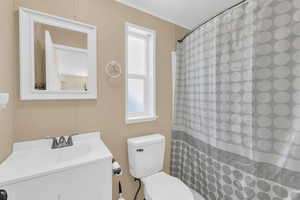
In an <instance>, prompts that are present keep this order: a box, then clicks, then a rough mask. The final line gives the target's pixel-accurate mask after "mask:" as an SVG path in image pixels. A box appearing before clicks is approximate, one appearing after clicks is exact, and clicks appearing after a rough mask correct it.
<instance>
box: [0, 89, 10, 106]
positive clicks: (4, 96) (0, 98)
mask: <svg viewBox="0 0 300 200" xmlns="http://www.w3.org/2000/svg"><path fill="white" fill-rule="evenodd" d="M8 101H9V94H8V93H0V109H1V108H6V106H7V104H8Z"/></svg>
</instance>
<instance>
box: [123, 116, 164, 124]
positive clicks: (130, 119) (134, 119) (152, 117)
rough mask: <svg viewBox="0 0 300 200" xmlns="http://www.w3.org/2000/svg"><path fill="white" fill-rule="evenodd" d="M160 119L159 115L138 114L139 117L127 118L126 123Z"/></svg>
mask: <svg viewBox="0 0 300 200" xmlns="http://www.w3.org/2000/svg"><path fill="white" fill-rule="evenodd" d="M157 119H158V116H138V117H130V118H129V119H126V124H134V123H142V122H150V121H155V120H157Z"/></svg>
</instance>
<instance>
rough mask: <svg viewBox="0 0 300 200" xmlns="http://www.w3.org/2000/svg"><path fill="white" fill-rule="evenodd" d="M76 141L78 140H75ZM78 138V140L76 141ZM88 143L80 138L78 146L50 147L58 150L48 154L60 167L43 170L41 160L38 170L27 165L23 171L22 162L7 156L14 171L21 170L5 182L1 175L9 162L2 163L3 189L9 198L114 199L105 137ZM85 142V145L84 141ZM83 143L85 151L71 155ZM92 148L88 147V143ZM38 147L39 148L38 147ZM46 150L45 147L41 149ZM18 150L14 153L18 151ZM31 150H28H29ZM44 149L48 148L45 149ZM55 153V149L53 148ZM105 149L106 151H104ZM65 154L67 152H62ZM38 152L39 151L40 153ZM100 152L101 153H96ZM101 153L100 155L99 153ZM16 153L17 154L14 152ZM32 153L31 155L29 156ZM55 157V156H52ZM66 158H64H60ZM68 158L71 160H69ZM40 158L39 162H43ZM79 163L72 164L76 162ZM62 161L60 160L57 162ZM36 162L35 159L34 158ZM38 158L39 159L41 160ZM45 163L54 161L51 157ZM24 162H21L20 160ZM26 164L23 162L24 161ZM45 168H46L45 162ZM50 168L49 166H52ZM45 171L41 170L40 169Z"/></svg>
mask: <svg viewBox="0 0 300 200" xmlns="http://www.w3.org/2000/svg"><path fill="white" fill-rule="evenodd" d="M75 142H76V141H75ZM77 142H78V141H77ZM91 142H93V143H94V144H92V145H90V146H89V143H88V142H86V143H85V144H84V142H82V143H80V142H78V144H80V145H78V148H74V149H73V150H72V153H70V152H71V151H69V150H71V149H64V150H62V151H61V152H60V150H51V151H56V152H55V154H56V155H55V156H53V155H52V156H51V155H50V154H49V155H47V156H46V157H48V158H49V159H50V160H53V161H56V164H57V165H58V167H57V168H53V167H54V166H52V167H51V166H50V168H51V169H52V170H50V171H49V170H46V171H43V172H42V171H41V168H40V167H42V166H43V164H42V163H40V164H39V165H35V166H36V170H35V172H36V173H35V174H32V173H31V174H29V173H28V172H32V171H31V170H30V169H28V168H27V167H30V166H28V165H27V166H26V165H25V166H24V168H23V170H24V171H23V173H22V171H19V170H22V167H20V165H10V164H16V163H15V162H17V161H16V158H9V159H8V160H7V162H8V164H9V165H10V167H14V168H15V169H12V170H11V171H14V170H15V172H17V171H18V173H19V175H22V176H18V177H15V178H14V179H10V180H8V179H6V183H3V182H2V183H1V176H3V177H4V178H5V176H4V175H3V174H1V173H4V172H5V171H4V170H5V169H6V167H8V166H6V165H7V163H4V166H1V165H0V189H4V190H5V191H6V192H7V194H8V200H111V199H112V156H111V154H110V153H109V151H108V150H107V148H106V147H105V145H104V144H103V142H102V141H100V142H99V143H98V142H97V143H98V145H97V144H96V143H95V142H94V141H92V140H91ZM83 144H84V145H83ZM81 145H83V146H85V151H84V153H85V154H83V153H82V152H81V154H80V153H78V155H80V157H78V158H74V157H71V155H73V156H74V155H76V154H75V153H74V152H75V151H82V150H80V149H82V147H83V146H82V147H80V146H81ZM88 146H89V147H90V148H87V147H88ZM35 150H36V149H35ZM17 152H18V153H19V155H22V154H23V155H24V152H20V151H17ZM41 152H43V150H41ZM18 153H16V154H15V155H17V154H18ZM27 153H28V152H27ZM43 153H45V152H43ZM53 153H54V152H53ZM103 153H105V154H103ZM62 154H65V155H64V156H62ZM37 155H38V154H37ZM97 155H98V156H97ZM100 155H101V157H100ZM12 156H14V154H13V155H12ZM29 157H32V156H29ZM53 158H54V159H53ZM61 158H64V160H61ZM67 158H69V160H67ZM43 159H45V158H41V159H40V162H43ZM75 160H77V161H76V163H77V164H76V165H70V164H71V163H73V164H74V163H75ZM58 161H59V162H58ZM32 162H34V161H32ZM35 162H39V161H38V160H37V161H35ZM44 163H45V164H47V165H48V167H49V164H50V165H51V163H52V161H51V162H50V163H49V161H48V163H47V161H44ZM19 164H21V163H19ZM23 164H24V163H23ZM44 167H45V169H46V168H47V167H46V166H44ZM50 168H47V169H50ZM41 172H42V173H41Z"/></svg>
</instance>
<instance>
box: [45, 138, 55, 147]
mask: <svg viewBox="0 0 300 200" xmlns="http://www.w3.org/2000/svg"><path fill="white" fill-rule="evenodd" d="M45 139H47V140H48V139H50V140H52V146H51V148H52V149H55V148H57V147H58V141H57V138H56V137H51V136H46V138H45Z"/></svg>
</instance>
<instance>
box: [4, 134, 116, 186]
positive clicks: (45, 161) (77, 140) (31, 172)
mask: <svg viewBox="0 0 300 200" xmlns="http://www.w3.org/2000/svg"><path fill="white" fill-rule="evenodd" d="M73 141H74V145H73V146H71V147H65V148H61V149H54V150H53V149H51V142H52V141H51V140H35V141H29V142H20V143H15V144H14V147H13V152H12V154H11V155H10V156H9V157H8V158H7V159H6V160H5V161H4V162H3V163H1V164H0V186H5V185H10V184H14V183H17V182H20V181H24V180H28V179H32V178H35V177H39V176H45V175H48V174H51V173H55V172H60V171H63V170H66V169H69V168H74V167H78V166H82V165H84V164H88V163H92V162H96V161H100V160H103V159H112V154H111V152H110V151H109V150H108V148H107V147H106V145H105V144H104V143H103V141H102V140H101V135H100V133H88V134H82V135H77V136H74V137H73Z"/></svg>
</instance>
